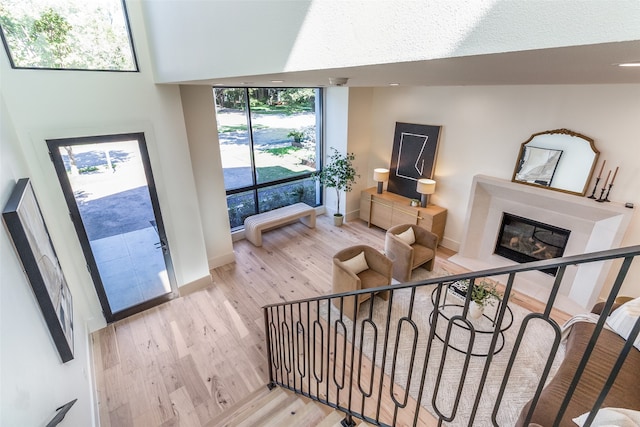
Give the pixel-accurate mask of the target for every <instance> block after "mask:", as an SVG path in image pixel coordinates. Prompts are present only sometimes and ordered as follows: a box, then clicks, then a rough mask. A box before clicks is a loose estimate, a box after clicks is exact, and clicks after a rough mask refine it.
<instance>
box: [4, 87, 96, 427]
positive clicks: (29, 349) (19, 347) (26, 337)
mask: <svg viewBox="0 0 640 427" xmlns="http://www.w3.org/2000/svg"><path fill="white" fill-rule="evenodd" d="M0 131H1V133H0V161H1V165H2V167H1V168H0V205H1V206H4V205H5V203H6V202H7V199H8V198H9V195H10V194H11V191H12V190H13V188H14V186H15V183H16V181H17V180H18V179H19V178H23V177H25V176H29V169H28V167H27V162H26V161H25V160H24V156H23V153H22V150H21V147H20V144H19V143H18V138H17V136H16V134H15V130H14V128H13V123H12V122H11V117H10V113H9V111H8V110H7V108H6V105H5V100H4V96H2V95H1V94H0ZM41 195H42V194H41V193H37V197H38V198H39V199H40V198H41V197H40V196H41ZM47 225H48V226H50V225H51V223H50V222H47ZM58 249H59V247H58V246H56V250H58ZM76 289H77V287H76ZM74 295H75V298H74V301H73V302H74V304H73V309H74V323H75V329H74V339H75V348H74V359H73V360H71V361H69V362H67V363H65V364H62V362H61V361H60V357H59V355H58V352H57V350H56V348H55V345H54V343H53V340H52V339H51V335H50V334H49V330H48V328H47V325H46V323H45V321H44V317H43V316H42V312H41V311H40V307H39V305H38V302H37V301H36V298H35V296H34V294H33V291H32V290H31V286H30V284H29V282H28V281H27V278H26V276H25V274H24V272H23V270H22V265H21V263H20V260H19V258H18V256H17V254H16V252H15V250H14V247H13V244H12V242H11V238H10V236H9V234H8V233H7V230H6V228H5V227H1V230H0V426H6V427H12V426H44V425H45V424H46V423H47V422H48V421H50V419H51V418H52V417H53V415H54V410H55V409H56V408H57V407H59V406H61V405H63V404H65V403H67V402H68V401H70V400H73V399H76V398H77V399H78V401H77V402H76V404H75V405H74V406H73V408H72V409H71V410H70V412H69V413H68V415H67V417H66V419H65V422H66V423H67V424H66V425H74V426H91V425H93V412H92V411H93V400H92V396H93V394H92V393H93V392H92V390H93V387H92V384H91V376H90V372H91V360H90V357H89V332H88V330H87V320H88V315H87V314H88V312H89V311H90V308H91V307H90V306H89V304H87V300H86V298H85V297H84V295H82V293H80V292H78V293H74Z"/></svg>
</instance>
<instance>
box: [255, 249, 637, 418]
mask: <svg viewBox="0 0 640 427" xmlns="http://www.w3.org/2000/svg"><path fill="white" fill-rule="evenodd" d="M638 255H640V246H634V247H628V248H621V249H614V250H607V251H603V252H597V253H592V254H585V255H577V256H570V257H565V258H559V259H553V260H545V261H536V262H531V263H526V264H520V265H517V266H512V267H505V268H496V269H491V270H485V271H478V272H473V273H468V274H458V275H450V276H443V277H437V278H433V279H429V280H425V281H421V282H414V283H408V284H399V285H392V286H390V287H385V288H376V289H367V290H360V291H356V292H348V293H340V294H335V295H329V296H326V297H317V298H309V299H304V300H299V301H293V302H287V303H279V304H271V305H267V306H265V307H263V310H264V322H265V332H266V350H267V359H268V369H269V379H270V387H274V386H276V385H277V386H281V387H285V388H287V389H289V390H292V391H294V392H296V393H299V394H301V395H304V396H306V397H308V398H310V399H313V400H315V401H318V402H321V403H323V404H326V405H328V406H330V407H332V408H335V409H338V410H340V411H343V412H345V413H346V418H345V419H344V420H343V425H345V426H349V425H355V423H354V421H353V419H354V418H360V419H363V420H365V421H366V422H368V423H370V424H373V425H379V426H392V425H397V424H402V425H424V424H429V423H430V422H433V425H436V424H437V425H443V424H444V425H468V426H477V425H494V426H499V425H509V424H506V423H511V425H514V424H515V421H514V420H513V418H509V416H511V417H512V415H509V413H513V412H514V410H515V411H516V412H517V413H520V409H521V408H522V407H523V406H524V405H523V403H526V402H527V401H530V402H531V405H530V408H531V409H530V410H529V411H523V414H522V415H521V420H520V421H519V423H521V424H522V425H525V426H526V425H528V424H529V421H530V419H531V417H532V414H533V411H534V409H535V408H536V405H537V403H538V399H539V398H540V395H541V392H542V390H543V388H544V386H545V384H546V383H547V382H548V380H549V379H550V378H551V376H552V374H553V372H554V370H555V369H556V368H557V364H558V363H559V359H560V358H561V353H559V351H560V350H561V349H562V345H561V328H560V326H559V324H558V322H557V321H556V320H554V319H553V317H552V316H553V314H552V313H553V308H554V304H555V303H556V302H557V301H558V299H559V294H562V293H561V292H560V289H561V284H562V280H563V277H564V274H565V270H566V269H567V268H572V267H571V266H580V265H583V264H590V263H603V262H604V263H611V267H612V270H617V273H616V272H615V271H614V274H610V277H612V278H613V277H614V276H615V278H614V279H613V284H612V285H611V290H610V292H609V294H608V297H607V299H606V301H605V302H604V308H603V310H602V314H601V315H600V317H599V318H598V319H597V323H596V324H595V329H594V332H593V334H592V336H591V339H590V341H589V344H588V346H587V349H586V351H585V354H584V356H583V357H582V359H581V362H580V363H579V366H578V367H577V369H576V372H575V375H574V377H573V380H572V382H571V384H570V386H569V387H568V390H567V392H566V396H565V398H564V400H563V402H562V403H561V404H560V405H559V410H558V413H557V416H556V418H555V422H554V425H559V424H560V420H561V419H562V418H563V416H564V413H565V412H566V410H567V407H568V405H569V403H570V401H571V399H572V397H573V394H574V392H575V390H576V387H577V385H578V383H579V381H580V378H581V376H582V375H583V372H584V370H585V367H586V365H587V362H588V361H589V358H590V357H591V354H592V351H593V349H594V347H595V344H596V341H597V339H598V337H599V336H600V334H601V332H602V331H603V329H604V327H605V320H606V318H607V316H608V315H609V314H610V313H611V311H612V308H613V307H614V302H615V300H616V297H617V296H618V293H619V291H620V289H621V287H622V284H623V282H624V280H625V277H626V275H627V272H628V270H629V267H630V265H631V263H632V261H633V259H634V258H635V257H636V256H638ZM556 267H557V268H558V272H557V274H556V277H555V279H554V283H553V286H552V288H551V289H550V290H549V297H548V299H547V301H546V303H545V305H544V309H543V310H540V312H535V313H531V312H528V311H526V312H523V313H521V314H522V316H521V318H518V321H517V322H515V323H514V325H513V329H512V330H511V331H510V334H511V335H509V337H511V338H509V337H506V336H505V333H506V331H507V329H508V328H509V327H510V326H511V322H513V321H514V316H516V317H517V315H516V314H514V312H513V311H512V309H513V310H521V309H517V308H515V307H514V306H515V305H514V304H511V305H509V302H510V301H511V298H512V297H513V296H514V283H516V281H517V280H519V277H521V276H520V275H521V274H522V273H526V272H530V271H539V270H544V269H549V268H556ZM527 274H529V275H531V273H527ZM491 278H493V279H494V280H496V281H499V280H498V279H503V280H502V282H503V283H504V282H505V280H504V278H506V284H504V285H503V286H504V287H503V289H502V298H501V299H500V300H497V301H496V302H497V304H495V306H494V307H493V308H492V309H491V310H490V311H489V312H485V314H484V315H483V316H482V317H481V318H480V320H479V321H478V320H473V319H471V318H470V316H469V310H470V302H471V290H472V286H474V285H477V284H478V283H480V281H484V280H486V279H491ZM460 281H463V283H464V281H467V282H466V283H467V284H471V285H472V286H467V291H466V292H465V293H462V295H463V296H462V297H460V295H458V296H457V298H458V299H456V295H454V294H455V292H452V291H453V290H452V289H451V285H452V284H453V283H460ZM459 293H460V292H459V290H458V294H459ZM376 294H377V295H378V296H376ZM379 296H383V297H384V296H387V297H388V298H387V299H386V301H385V300H383V299H382V298H380V297H379ZM452 298H453V302H451V301H452ZM367 301H368V302H367ZM350 306H352V307H353V309H354V312H355V313H356V315H355V321H353V320H354V319H350V318H349V317H347V316H346V315H345V307H350ZM585 311H587V310H585ZM518 322H519V325H517V323H518ZM479 325H482V326H479ZM487 325H488V328H487ZM532 325H535V328H534V326H532ZM516 327H517V328H516ZM533 329H536V330H540V331H544V333H545V334H544V338H540V337H537V338H535V339H536V340H538V341H540V342H536V343H535V345H536V347H538V346H539V347H544V354H543V355H542V356H540V355H537V357H536V358H534V359H535V360H536V361H537V362H536V363H537V364H536V368H535V372H533V374H531V373H529V374H528V375H529V378H527V379H526V380H523V379H522V377H521V376H520V374H517V372H516V371H517V369H518V367H519V365H522V364H526V365H527V366H526V368H527V369H525V370H527V371H528V370H531V366H530V365H531V362H530V361H527V360H525V361H521V360H520V358H521V357H524V356H527V355H526V354H524V355H523V353H524V352H527V351H528V350H526V349H525V347H526V344H527V340H528V338H527V334H528V333H531V330H533ZM639 330H640V321H637V322H636V323H635V327H634V328H633V330H632V332H631V335H630V336H629V338H628V340H627V344H626V346H625V347H624V348H623V349H622V350H621V351H620V353H619V357H618V360H617V361H616V363H615V366H614V368H613V369H612V370H611V372H609V373H607V375H608V378H607V380H606V382H605V384H604V387H603V388H602V390H601V391H600V393H599V396H598V398H597V399H596V400H595V401H594V402H593V406H592V407H591V408H589V409H591V414H592V415H590V417H589V419H588V420H587V424H585V425H591V422H592V421H593V417H594V416H595V412H596V411H597V410H598V409H599V408H600V406H601V405H602V403H603V401H604V398H605V397H606V395H607V393H608V392H609V390H610V388H611V386H612V384H613V382H614V380H615V378H616V375H617V372H618V369H619V368H620V366H622V364H623V363H624V360H625V358H626V357H627V354H628V353H629V352H630V351H637V350H635V349H633V348H632V344H633V342H634V341H635V339H636V337H637V335H638V331H639ZM516 331H517V332H516ZM514 335H515V338H513V336H514ZM505 341H506V343H505ZM529 341H531V339H529ZM543 344H544V345H543ZM503 347H505V349H504V350H505V351H503V353H502V354H500V355H499V356H498V353H499V352H500V350H503ZM498 357H499V358H500V359H498ZM499 360H500V363H502V365H501V367H498V368H496V366H498V361H499ZM473 367H475V368H474V371H473V372H474V373H473V375H474V376H473V377H471V375H472V373H471V371H472V368H473ZM516 374H517V376H518V377H517V387H515V388H517V389H518V393H520V394H518V393H515V392H514V391H513V390H514V385H513V384H512V383H513V381H512V383H510V378H512V377H515V376H516ZM532 375H533V378H531V376H532ZM452 376H453V379H452V378H451V377H452ZM489 380H491V382H492V383H491V387H490V388H491V391H489V387H488V386H487V384H488V381H489ZM523 381H524V382H526V384H523ZM469 384H471V385H469ZM470 387H471V388H470ZM474 387H475V388H474ZM516 395H517V396H516ZM508 405H511V407H510V408H507V409H508V410H505V411H506V412H507V414H506V415H505V416H504V417H502V412H501V411H502V409H503V408H505V407H507V406H508ZM513 405H515V407H513ZM463 406H464V408H463ZM587 412H588V411H587ZM505 417H506V418H505ZM504 419H509V420H510V421H506V422H505V421H503V420H504ZM430 420H431V421H430Z"/></svg>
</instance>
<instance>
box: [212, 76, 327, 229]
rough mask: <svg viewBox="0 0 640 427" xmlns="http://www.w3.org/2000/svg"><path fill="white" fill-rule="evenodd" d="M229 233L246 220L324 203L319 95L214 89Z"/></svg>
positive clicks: (307, 90) (316, 92)
mask: <svg viewBox="0 0 640 427" xmlns="http://www.w3.org/2000/svg"><path fill="white" fill-rule="evenodd" d="M213 92H214V98H215V104H216V105H215V107H216V117H217V122H218V139H219V142H220V153H221V156H222V168H223V172H224V183H225V189H226V192H227V209H228V212H229V220H230V222H231V229H232V230H235V229H239V228H241V227H243V224H244V220H245V218H246V217H248V216H250V215H254V214H256V213H259V212H266V211H270V210H272V209H276V208H279V207H282V206H287V205H291V204H294V203H298V202H304V203H307V204H308V205H309V206H314V207H315V206H319V205H320V204H321V203H322V200H321V197H322V196H321V194H322V192H321V191H320V186H319V184H318V183H317V182H316V181H315V180H314V179H313V177H312V174H313V173H315V172H317V171H319V170H320V163H319V162H318V161H317V159H320V158H321V156H320V149H321V146H322V144H321V141H322V136H321V131H322V108H321V106H322V97H321V95H322V90H321V89H318V88H214V89H213Z"/></svg>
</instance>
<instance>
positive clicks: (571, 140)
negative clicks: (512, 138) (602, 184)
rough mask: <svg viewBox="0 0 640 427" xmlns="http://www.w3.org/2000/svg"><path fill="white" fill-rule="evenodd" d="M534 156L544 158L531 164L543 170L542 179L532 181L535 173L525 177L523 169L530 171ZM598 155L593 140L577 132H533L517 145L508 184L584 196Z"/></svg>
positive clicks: (564, 130)
mask: <svg viewBox="0 0 640 427" xmlns="http://www.w3.org/2000/svg"><path fill="white" fill-rule="evenodd" d="M534 156H535V157H536V158H538V159H543V160H538V163H534V165H536V164H537V165H538V168H539V170H542V169H545V171H544V172H541V175H540V176H541V179H535V174H534V175H533V178H532V177H531V175H529V176H526V175H525V172H526V170H524V168H526V167H530V170H533V168H532V167H531V158H533V157H534ZM599 156H600V152H599V151H598V149H597V148H596V146H595V144H594V141H593V139H592V138H589V137H588V136H585V135H582V134H579V133H577V132H573V131H570V130H568V129H555V130H548V131H544V132H538V133H534V134H533V135H531V137H530V138H529V139H528V140H527V141H525V142H523V143H522V144H521V145H520V152H519V153H518V158H517V160H516V165H515V168H514V170H513V176H512V178H511V181H512V182H517V183H520V184H525V185H531V186H534V187H541V188H546V189H549V190H554V191H561V192H563V193H568V194H575V195H577V196H584V195H585V194H586V192H587V186H588V185H589V182H591V178H592V176H593V171H594V170H595V167H596V163H597V162H598V157H599ZM541 162H542V163H541ZM543 175H544V176H543Z"/></svg>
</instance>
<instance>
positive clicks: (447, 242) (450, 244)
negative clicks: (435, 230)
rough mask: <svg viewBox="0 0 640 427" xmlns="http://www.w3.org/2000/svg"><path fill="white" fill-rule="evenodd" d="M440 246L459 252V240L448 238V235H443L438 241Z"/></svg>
mask: <svg viewBox="0 0 640 427" xmlns="http://www.w3.org/2000/svg"><path fill="white" fill-rule="evenodd" d="M440 246H443V247H445V248H447V249H451V250H452V251H454V252H456V253H458V252H460V242H457V241H455V240H452V239H449V238H448V237H444V238H443V239H442V242H440Z"/></svg>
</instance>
